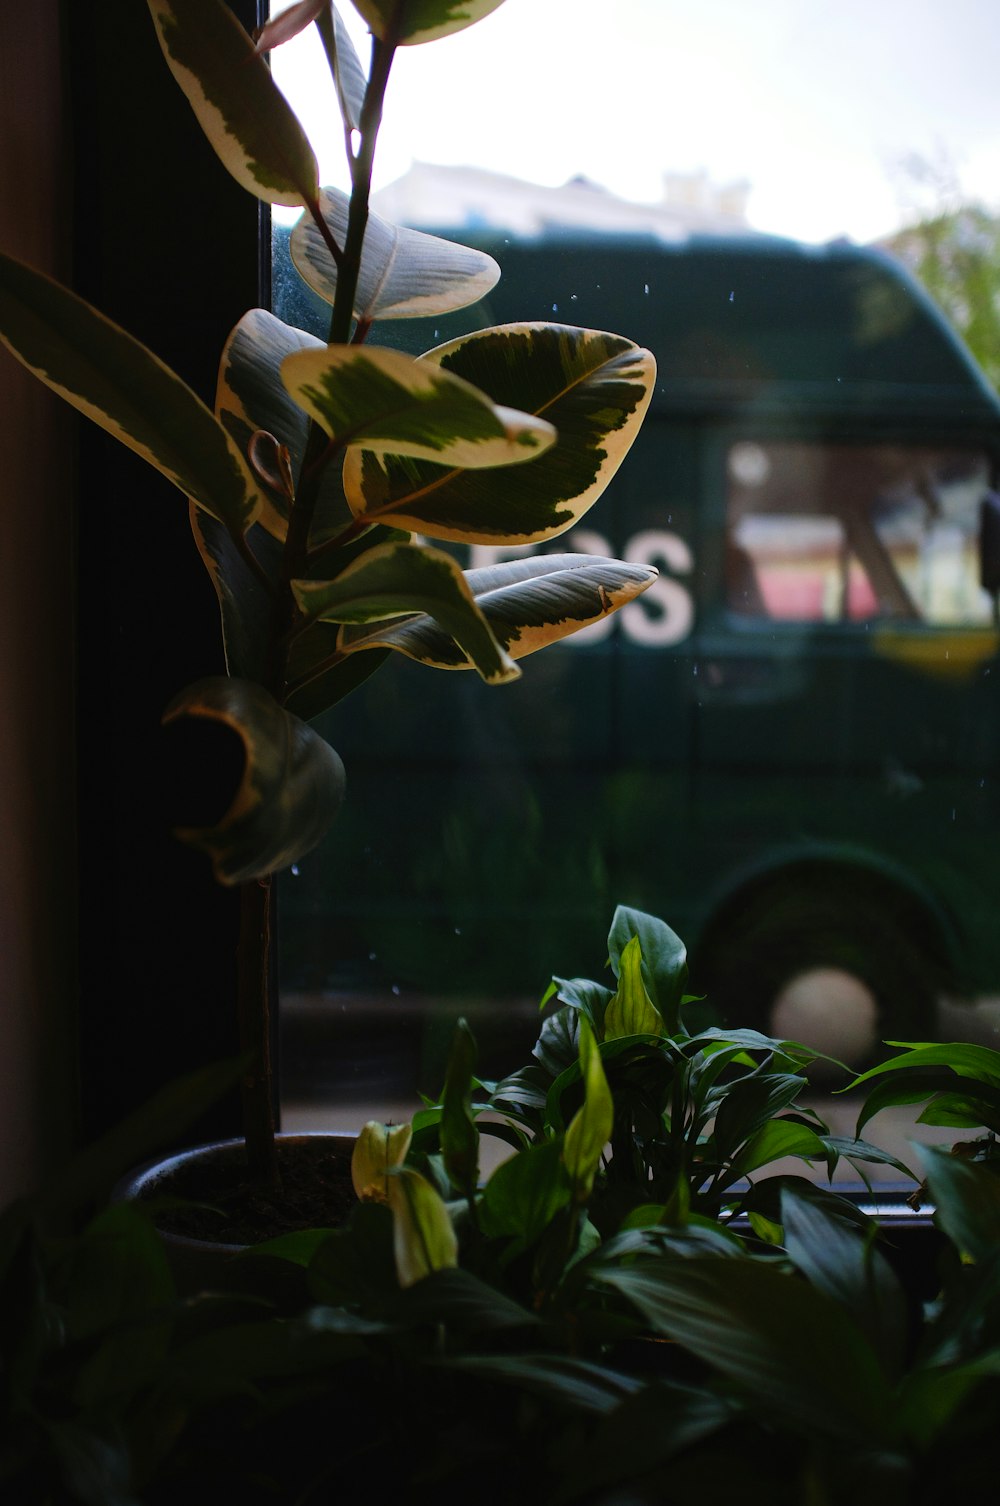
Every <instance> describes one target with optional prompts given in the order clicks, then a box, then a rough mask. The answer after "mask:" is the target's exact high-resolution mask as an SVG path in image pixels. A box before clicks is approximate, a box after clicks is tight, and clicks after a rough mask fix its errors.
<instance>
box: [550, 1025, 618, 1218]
mask: <svg viewBox="0 0 1000 1506" xmlns="http://www.w3.org/2000/svg"><path fill="white" fill-rule="evenodd" d="M579 1028H580V1073H581V1075H582V1077H583V1094H584V1096H583V1104H582V1105H581V1107H580V1108H579V1109H578V1110H577V1112H576V1113H575V1114H574V1116H573V1118H572V1119H571V1120H570V1123H569V1127H568V1128H567V1130H566V1138H565V1140H564V1142H563V1160H564V1161H565V1163H566V1171H567V1174H568V1176H569V1179H570V1183H571V1185H572V1188H573V1197H574V1199H575V1201H576V1202H577V1203H585V1202H586V1201H587V1199H588V1198H589V1196H590V1193H591V1189H592V1187H593V1185H594V1177H595V1175H596V1173H597V1168H598V1166H600V1164H601V1157H602V1155H603V1154H604V1149H605V1147H606V1145H607V1143H608V1141H609V1140H610V1139H611V1130H612V1126H613V1124H614V1117H615V1110H614V1103H613V1101H612V1098H611V1089H610V1088H609V1087H608V1079H607V1078H606V1077H605V1075H604V1067H603V1066H602V1064H601V1053H600V1049H599V1047H598V1045H597V1042H596V1040H595V1039H594V1032H593V1031H592V1030H591V1028H590V1026H589V1024H588V1023H587V1021H586V1019H585V1018H584V1017H583V1016H582V1015H581V1016H580V1027H579Z"/></svg>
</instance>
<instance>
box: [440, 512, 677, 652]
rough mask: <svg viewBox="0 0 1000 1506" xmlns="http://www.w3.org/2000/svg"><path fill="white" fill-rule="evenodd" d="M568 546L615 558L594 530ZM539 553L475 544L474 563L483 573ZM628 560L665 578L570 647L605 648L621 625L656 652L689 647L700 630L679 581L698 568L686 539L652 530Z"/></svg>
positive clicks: (580, 532) (628, 548)
mask: <svg viewBox="0 0 1000 1506" xmlns="http://www.w3.org/2000/svg"><path fill="white" fill-rule="evenodd" d="M565 547H566V548H567V549H569V550H572V551H573V552H574V553H577V554H600V555H604V556H605V557H608V558H609V557H611V556H612V555H613V553H614V551H613V550H612V547H611V544H610V543H609V542H608V540H607V539H606V538H605V537H604V535H603V534H600V533H595V532H594V531H593V530H592V529H589V528H574V529H573V531H572V533H570V534H567V536H566V539H565ZM536 552H537V551H536V548H535V546H533V545H524V544H521V545H517V546H515V547H511V546H509V545H508V546H504V545H493V544H473V545H472V548H471V550H470V560H469V564H470V566H471V567H472V568H473V569H478V568H480V567H481V566H485V565H497V564H500V562H501V561H503V560H512V559H520V558H521V557H522V556H523V555H525V554H534V553H536ZM624 557H625V559H626V560H628V562H629V563H630V564H633V565H655V566H656V568H657V569H658V570H659V571H660V575H659V576H658V578H657V579H656V580H654V582H653V584H652V585H651V586H650V587H649V588H648V589H647V590H645V591H644V592H643V593H642V595H641V596H639V597H637V598H636V600H635V601H630V602H629V603H628V605H627V606H624V607H622V608H621V610H620V611H619V612H615V613H613V614H612V616H610V617H605V618H602V620H601V621H600V622H592V623H591V625H590V627H586V628H581V630H580V632H578V633H574V634H573V635H572V636H571V637H570V638H568V639H567V640H566V641H567V643H575V644H579V645H581V646H582V645H583V644H586V643H600V642H601V641H602V640H603V639H604V638H607V637H608V635H609V634H610V633H612V632H614V630H615V627H616V625H618V624H619V623H620V625H621V630H622V632H623V633H624V634H625V637H626V638H627V639H628V640H629V642H630V643H641V644H643V645H644V646H646V647H651V648H670V647H671V646H672V645H673V644H675V643H683V642H684V639H685V638H687V637H688V635H689V634H690V632H691V629H692V628H693V626H694V602H693V600H692V598H691V592H690V591H689V590H688V588H687V587H686V586H685V585H683V584H682V583H681V582H680V581H679V580H677V579H676V578H675V577H676V576H678V575H689V574H690V573H691V570H692V568H693V566H694V561H693V559H692V558H691V550H690V549H689V548H688V546H687V544H686V543H685V542H684V540H683V539H682V538H681V536H680V534H677V533H671V532H670V531H669V530H668V529H664V528H647V529H643V531H642V532H641V533H635V534H633V535H632V537H631V538H630V539H629V540H628V542H627V543H626V545H625V556H624Z"/></svg>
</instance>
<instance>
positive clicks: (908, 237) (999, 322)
mask: <svg viewBox="0 0 1000 1506" xmlns="http://www.w3.org/2000/svg"><path fill="white" fill-rule="evenodd" d="M941 189H945V190H946V191H945V193H944V198H945V202H944V203H941V204H939V205H937V206H935V207H934V208H932V209H931V211H930V212H929V213H927V214H925V215H924V216H923V217H922V218H921V219H919V220H917V221H916V222H915V223H914V224H912V225H909V226H908V227H907V228H906V229H905V230H901V231H899V233H898V234H897V235H895V236H893V237H892V239H891V240H890V241H889V243H888V244H889V247H890V249H891V250H892V251H894V252H895V253H896V254H897V255H898V256H900V257H901V258H902V260H903V261H905V262H906V264H907V266H909V267H910V268H911V269H912V270H913V272H914V273H915V274H916V276H917V277H918V278H919V279H920V281H921V282H922V283H923V285H924V287H925V288H926V289H927V291H928V292H929V293H930V295H931V297H932V298H933V299H934V301H935V303H937V304H938V305H939V307H940V308H941V309H942V310H943V311H944V313H945V314H946V315H947V317H948V318H949V319H950V320H951V322H952V324H953V325H954V327H955V328H956V330H957V331H958V333H959V334H960V335H961V336H962V338H963V340H964V341H965V343H966V344H967V345H968V347H969V349H970V350H971V352H972V354H973V355H974V356H975V358H976V361H977V363H978V364H979V366H980V367H981V368H982V370H983V371H984V372H985V373H986V376H987V378H988V380H989V381H990V383H991V384H992V385H993V386H994V387H996V388H1000V271H998V269H1000V216H998V215H997V214H996V213H995V212H991V211H990V210H989V209H987V208H986V207H985V206H984V205H982V204H976V203H969V202H961V201H960V200H959V201H958V202H956V199H957V198H958V196H957V195H956V192H955V190H954V187H951V188H950V189H949V188H948V186H947V185H939V196H940V192H941Z"/></svg>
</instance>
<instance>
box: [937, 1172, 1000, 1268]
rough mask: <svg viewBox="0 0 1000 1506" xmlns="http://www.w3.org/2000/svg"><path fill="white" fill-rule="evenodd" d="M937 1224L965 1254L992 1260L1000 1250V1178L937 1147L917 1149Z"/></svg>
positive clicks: (975, 1258) (977, 1259) (972, 1257)
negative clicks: (999, 1248)
mask: <svg viewBox="0 0 1000 1506" xmlns="http://www.w3.org/2000/svg"><path fill="white" fill-rule="evenodd" d="M916 1149H917V1154H918V1155H919V1157H920V1159H921V1161H922V1162H923V1167H924V1176H925V1178H926V1181H927V1187H928V1190H929V1192H930V1195H931V1199H932V1201H933V1203H934V1221H935V1223H937V1224H938V1225H939V1226H940V1227H941V1228H942V1229H943V1230H944V1232H945V1233H946V1234H947V1236H948V1238H949V1239H950V1240H951V1241H952V1243H953V1244H954V1245H955V1246H956V1247H957V1249H958V1250H959V1252H960V1253H961V1254H963V1255H968V1256H970V1257H971V1259H973V1260H976V1261H979V1260H988V1259H990V1258H991V1257H992V1256H993V1255H995V1253H996V1250H997V1248H998V1247H1000V1178H998V1177H996V1176H995V1175H994V1174H993V1172H992V1171H989V1170H987V1168H985V1167H983V1166H976V1165H974V1164H972V1163H970V1162H968V1161H964V1160H962V1158H961V1157H960V1156H955V1155H952V1154H951V1153H950V1152H949V1151H946V1150H943V1149H942V1148H941V1147H940V1146H936V1145H918V1146H917V1147H916Z"/></svg>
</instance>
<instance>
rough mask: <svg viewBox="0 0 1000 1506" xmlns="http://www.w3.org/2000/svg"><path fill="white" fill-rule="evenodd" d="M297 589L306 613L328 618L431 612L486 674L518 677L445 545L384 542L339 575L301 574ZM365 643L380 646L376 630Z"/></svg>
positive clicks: (365, 619) (373, 619) (368, 619)
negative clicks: (331, 577) (325, 578)
mask: <svg viewBox="0 0 1000 1506" xmlns="http://www.w3.org/2000/svg"><path fill="white" fill-rule="evenodd" d="M292 589H293V591H294V593H295V599H296V601H297V603H298V605H299V608H300V609H301V610H302V612H304V613H305V614H306V616H307V617H310V618H313V619H319V620H321V621H326V622H342V623H362V624H365V625H370V624H371V623H377V622H382V621H385V620H387V619H388V620H390V621H391V620H392V619H395V618H398V617H399V616H400V615H401V614H403V613H412V614H422V615H426V616H428V617H429V618H430V619H432V620H433V621H434V622H435V623H436V624H438V626H439V627H440V629H441V630H442V631H443V633H444V634H445V635H446V636H447V637H448V638H449V639H450V640H451V641H453V642H456V643H457V644H458V645H460V648H459V652H460V653H462V654H463V657H466V658H467V662H471V663H472V664H474V666H475V667H476V669H478V671H479V673H480V674H481V675H482V677H483V679H484V680H486V681H488V682H490V683H492V684H502V683H503V682H504V681H506V680H514V679H517V677H518V674H519V670H518V669H517V667H516V665H515V664H514V663H513V662H512V660H511V659H510V657H509V655H508V654H506V653H505V652H504V650H503V648H502V647H501V646H500V644H499V643H498V642H497V640H496V638H495V637H494V635H493V633H492V632H491V630H490V627H489V625H488V623H487V622H486V620H485V619H484V618H483V616H482V614H481V612H480V611H479V609H478V607H477V605H476V602H475V599H474V597H473V595H472V592H471V591H470V590H469V587H468V585H467V583H466V580H465V576H464V574H463V572H462V570H461V569H460V568H459V566H458V564H457V563H456V562H455V560H453V559H452V558H451V556H450V555H447V554H445V553H444V552H443V550H440V549H428V548H425V547H422V546H420V545H417V544H410V543H392V544H380V545H378V546H377V547H376V548H374V549H371V550H368V551H367V552H366V553H365V554H363V555H361V556H360V557H359V558H358V559H357V560H355V561H354V563H353V564H351V565H348V566H347V568H346V569H345V570H343V571H341V573H340V574H339V575H338V576H337V577H336V579H335V580H330V581H311V580H297V581H293V582H292ZM360 646H361V645H359V647H360ZM364 646H365V647H377V646H378V633H377V631H376V641H375V643H373V644H368V645H364ZM387 646H388V645H387Z"/></svg>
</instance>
